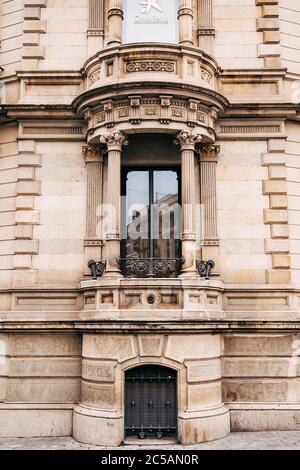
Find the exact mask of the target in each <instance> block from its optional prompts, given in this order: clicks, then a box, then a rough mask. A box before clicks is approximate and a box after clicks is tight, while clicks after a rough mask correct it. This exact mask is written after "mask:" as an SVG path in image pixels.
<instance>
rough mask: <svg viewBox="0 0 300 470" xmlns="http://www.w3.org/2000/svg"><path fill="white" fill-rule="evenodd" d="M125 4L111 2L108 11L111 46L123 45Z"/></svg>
mask: <svg viewBox="0 0 300 470" xmlns="http://www.w3.org/2000/svg"><path fill="white" fill-rule="evenodd" d="M122 23H123V2H122V0H109V9H108V29H109V33H108V42H107V45H109V46H116V45H118V44H122Z"/></svg>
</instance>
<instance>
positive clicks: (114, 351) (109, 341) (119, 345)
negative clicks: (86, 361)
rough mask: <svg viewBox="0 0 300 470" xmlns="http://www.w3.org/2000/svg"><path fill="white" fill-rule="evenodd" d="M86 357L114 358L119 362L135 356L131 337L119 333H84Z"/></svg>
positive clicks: (84, 352) (84, 353)
mask: <svg viewBox="0 0 300 470" xmlns="http://www.w3.org/2000/svg"><path fill="white" fill-rule="evenodd" d="M83 355H84V356H85V357H86V358H89V357H93V358H97V357H98V358H99V359H116V360H118V361H120V362H123V361H126V360H128V359H132V358H133V357H136V355H137V354H136V351H135V347H134V341H133V337H130V336H120V335H84V337H83Z"/></svg>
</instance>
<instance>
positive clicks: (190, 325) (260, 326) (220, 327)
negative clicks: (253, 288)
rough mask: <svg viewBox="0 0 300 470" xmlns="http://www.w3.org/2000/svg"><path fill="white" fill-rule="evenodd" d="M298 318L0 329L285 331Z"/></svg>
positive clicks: (3, 324) (23, 324)
mask: <svg viewBox="0 0 300 470" xmlns="http://www.w3.org/2000/svg"><path fill="white" fill-rule="evenodd" d="M299 329H300V319H299V320H298V319H297V320H284V321H283V320H200V321H199V320H195V321H192V320H187V321H182V320H180V321H174V320H170V321H153V320H152V321H146V320H140V321H137V320H135V321H134V322H126V320H119V321H117V320H113V321H102V322H101V321H83V320H82V321H77V320H75V321H74V320H70V321H68V320H64V321H49V320H48V321H35V320H33V321H31V320H30V321H11V320H10V321H9V320H0V331H1V332H2V333H4V332H20V331H23V332H24V331H26V332H44V331H47V332H48V333H49V332H62V331H68V332H72V333H74V332H75V333H76V332H77V333H84V332H89V333H90V332H101V333H114V334H119V335H122V334H126V333H129V332H131V333H132V332H134V333H145V332H149V333H150V332H152V333H153V332H154V331H155V333H163V332H164V333H166V332H170V333H174V332H176V334H177V333H195V332H197V333H199V332H211V333H214V334H215V333H216V332H219V333H220V332H239V333H246V332H251V331H259V332H260V333H262V332H274V333H276V332H277V333H278V332H280V333H288V332H291V331H299Z"/></svg>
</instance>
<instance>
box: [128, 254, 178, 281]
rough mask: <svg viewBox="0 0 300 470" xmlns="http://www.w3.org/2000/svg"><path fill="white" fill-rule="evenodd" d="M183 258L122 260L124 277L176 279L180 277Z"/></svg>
mask: <svg viewBox="0 0 300 470" xmlns="http://www.w3.org/2000/svg"><path fill="white" fill-rule="evenodd" d="M183 262H184V259H183V258H174V259H169V258H168V259H164V258H159V259H156V258H149V259H136V258H126V259H122V258H121V259H120V260H119V263H120V267H121V271H122V273H123V275H124V276H125V277H128V278H130V277H131V278H144V279H145V278H174V277H177V276H179V274H180V271H181V267H182V264H183Z"/></svg>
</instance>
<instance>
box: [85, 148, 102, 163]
mask: <svg viewBox="0 0 300 470" xmlns="http://www.w3.org/2000/svg"><path fill="white" fill-rule="evenodd" d="M82 153H83V156H84V158H85V161H86V163H98V162H99V161H101V158H102V152H101V149H100V147H98V146H96V145H84V146H83V147H82Z"/></svg>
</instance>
